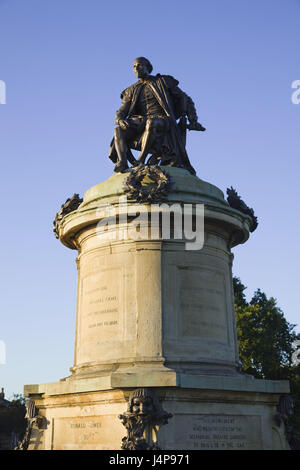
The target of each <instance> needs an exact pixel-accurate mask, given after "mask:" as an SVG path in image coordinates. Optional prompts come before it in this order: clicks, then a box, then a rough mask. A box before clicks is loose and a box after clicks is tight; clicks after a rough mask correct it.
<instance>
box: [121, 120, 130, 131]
mask: <svg viewBox="0 0 300 470" xmlns="http://www.w3.org/2000/svg"><path fill="white" fill-rule="evenodd" d="M119 126H120V127H121V129H123V131H126V129H128V128H129V122H128V121H125V119H120V120H119Z"/></svg>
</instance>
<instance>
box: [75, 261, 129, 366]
mask: <svg viewBox="0 0 300 470" xmlns="http://www.w3.org/2000/svg"><path fill="white" fill-rule="evenodd" d="M121 283H122V270H121V269H119V268H108V269H104V270H102V271H98V272H96V273H92V274H90V275H88V276H86V277H85V278H83V279H82V281H81V302H80V314H79V317H80V320H79V321H80V323H79V338H80V356H81V360H83V361H84V360H88V361H90V360H97V359H98V356H97V351H98V353H99V351H101V350H102V349H103V347H105V343H107V342H111V341H117V340H119V339H120V335H121V331H122V325H121V322H122V310H121V308H122V307H123V302H122V299H121V295H122V285H121ZM85 351H86V353H85ZM85 355H87V357H84V356H85ZM93 355H96V357H91V356H93Z"/></svg>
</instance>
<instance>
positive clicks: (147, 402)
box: [131, 396, 154, 415]
mask: <svg viewBox="0 0 300 470" xmlns="http://www.w3.org/2000/svg"><path fill="white" fill-rule="evenodd" d="M153 411H154V404H153V400H152V398H151V397H149V396H145V397H135V398H133V400H132V403H131V412H132V413H134V414H138V415H149V414H151V413H153Z"/></svg>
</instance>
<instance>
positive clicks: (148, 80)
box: [137, 75, 155, 84]
mask: <svg viewBox="0 0 300 470" xmlns="http://www.w3.org/2000/svg"><path fill="white" fill-rule="evenodd" d="M152 82H155V77H153V75H148V76H147V77H146V78H141V79H140V80H139V81H138V82H137V83H139V84H145V83H146V84H147V83H152Z"/></svg>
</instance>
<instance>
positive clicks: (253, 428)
mask: <svg viewBox="0 0 300 470" xmlns="http://www.w3.org/2000/svg"><path fill="white" fill-rule="evenodd" d="M175 429H176V442H181V443H182V445H183V447H181V448H182V449H195V450H247V449H248V450H249V449H250V450H255V449H262V448H263V447H262V433H261V419H260V417H259V416H242V415H210V416H208V415H194V416H192V415H181V416H177V417H176V423H175Z"/></svg>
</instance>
